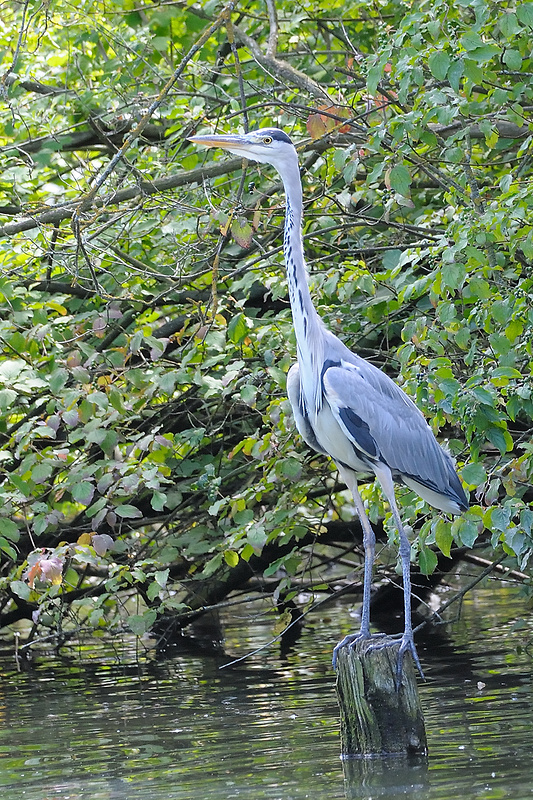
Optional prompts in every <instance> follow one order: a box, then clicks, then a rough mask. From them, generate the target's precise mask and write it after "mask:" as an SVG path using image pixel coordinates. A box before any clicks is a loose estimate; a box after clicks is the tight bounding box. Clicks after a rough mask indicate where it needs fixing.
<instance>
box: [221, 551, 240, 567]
mask: <svg viewBox="0 0 533 800" xmlns="http://www.w3.org/2000/svg"><path fill="white" fill-rule="evenodd" d="M224 561H225V562H226V564H227V565H228V567H236V566H237V564H238V563H239V554H238V553H236V552H235V551H234V550H226V552H225V553H224Z"/></svg>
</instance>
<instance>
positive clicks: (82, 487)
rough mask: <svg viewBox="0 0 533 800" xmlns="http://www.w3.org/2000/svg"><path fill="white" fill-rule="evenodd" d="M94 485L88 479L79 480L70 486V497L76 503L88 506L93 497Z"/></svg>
mask: <svg viewBox="0 0 533 800" xmlns="http://www.w3.org/2000/svg"><path fill="white" fill-rule="evenodd" d="M94 491H95V486H94V484H92V483H89V482H88V481H80V482H79V483H75V484H74V486H73V487H72V499H73V500H74V501H75V502H76V503H81V504H82V505H84V506H88V505H89V504H90V502H91V500H92V499H93V495H94Z"/></svg>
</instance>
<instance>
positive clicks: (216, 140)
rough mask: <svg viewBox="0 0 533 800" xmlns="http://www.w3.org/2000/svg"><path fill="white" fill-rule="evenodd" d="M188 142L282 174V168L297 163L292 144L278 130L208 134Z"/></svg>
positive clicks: (190, 138)
mask: <svg viewBox="0 0 533 800" xmlns="http://www.w3.org/2000/svg"><path fill="white" fill-rule="evenodd" d="M189 141H191V142H194V143H195V144H203V145H204V146H205V147H222V148H223V149H224V150H229V152H230V153H234V154H235V155H237V156H242V158H248V159H250V161H261V162H263V163H266V164H272V166H273V167H276V169H277V170H278V172H281V173H282V174H283V172H284V171H286V170H284V167H285V168H287V167H288V166H292V165H294V163H296V164H297V163H298V156H297V153H296V150H295V148H294V145H293V143H292V142H291V140H290V139H289V137H288V136H287V134H286V133H283V131H280V130H279V129H278V128H261V129H260V130H258V131H252V132H251V133H243V134H236V135H226V134H214V133H213V134H210V135H208V136H189Z"/></svg>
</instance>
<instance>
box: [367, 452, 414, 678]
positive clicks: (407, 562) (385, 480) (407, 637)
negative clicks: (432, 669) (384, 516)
mask: <svg viewBox="0 0 533 800" xmlns="http://www.w3.org/2000/svg"><path fill="white" fill-rule="evenodd" d="M375 471H376V476H377V478H378V480H379V482H380V484H381V488H382V489H383V494H384V495H385V497H386V498H387V500H388V501H389V505H390V508H391V512H392V517H393V519H394V523H395V525H396V528H397V530H398V535H399V537H400V559H401V562H402V578H403V605H404V615H405V625H404V631H403V636H402V642H401V645H400V652H399V653H398V664H397V667H396V680H397V683H398V684H399V683H400V681H401V677H402V667H403V659H404V656H405V654H406V653H407V652H408V651H409V652H410V653H411V655H412V656H413V661H414V662H415V666H416V668H417V669H418V671H419V673H420V676H421V677H422V678H424V672H423V670H422V666H421V664H420V659H419V658H418V653H417V652H416V647H415V641H414V636H413V622H412V619H411V596H412V590H411V545H410V543H409V539H408V538H407V534H406V533H405V530H404V527H403V524H402V520H401V518H400V512H399V511H398V505H397V503H396V496H395V494H394V482H393V479H392V474H391V471H390V469H389V468H388V467H385V466H384V465H383V466H381V467H379V468H376V470H375Z"/></svg>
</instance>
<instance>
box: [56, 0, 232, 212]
mask: <svg viewBox="0 0 533 800" xmlns="http://www.w3.org/2000/svg"><path fill="white" fill-rule="evenodd" d="M234 2H235V0H230V2H229V3H228V4H227V5H226V6H224V8H223V9H222V11H221V12H220V14H219V15H218V17H217V18H216V20H215V22H213V24H212V25H210V26H209V28H207V29H206V30H205V31H204V32H203V33H202V35H201V36H200V38H199V39H198V40H197V41H196V42H195V43H194V44H193V46H192V47H191V48H190V50H189V52H188V53H187V54H186V55H185V57H184V58H183V59H182V61H181V63H180V65H179V66H178V67H177V69H176V70H175V71H174V74H173V75H172V77H171V78H170V79H169V80H168V81H167V83H166V84H165V86H164V87H163V89H162V90H161V91H160V92H159V94H158V96H157V97H156V99H155V100H154V101H153V103H151V105H150V106H149V108H148V110H147V111H146V113H145V114H144V115H143V117H142V119H141V120H140V122H139V123H138V124H137V125H136V126H135V128H134V129H133V130H132V131H131V133H129V134H128V136H127V137H126V139H125V140H124V143H123V145H122V147H120V149H119V150H117V152H116V153H115V155H114V156H113V157H112V158H111V160H110V161H109V164H108V165H107V167H106V168H105V169H104V171H103V172H102V173H101V174H100V175H99V176H98V177H97V178H96V180H95V181H94V182H93V186H92V188H91V189H90V191H89V192H88V193H87V194H86V195H85V197H84V198H83V199H82V200H81V202H80V203H79V205H78V207H77V208H75V209H74V211H73V213H72V217H73V225H75V224H76V219H78V218H79V216H80V214H81V213H82V212H83V211H85V210H86V209H87V208H89V207H90V206H91V205H92V202H93V200H94V199H95V197H96V195H97V193H98V190H99V189H100V187H101V186H103V184H104V183H105V181H106V180H107V178H108V177H109V176H110V175H111V173H112V172H113V171H114V170H115V168H116V166H117V165H118V163H119V161H121V159H122V158H123V157H124V154H125V153H126V151H127V150H128V148H129V147H130V146H131V145H132V144H133V142H134V141H135V140H136V139H138V137H139V136H140V135H141V133H142V132H143V130H144V128H145V127H146V125H148V123H149V122H150V120H151V118H152V116H153V115H154V114H155V112H156V111H157V109H158V108H159V106H160V105H161V103H162V102H163V100H164V99H165V97H166V96H167V95H168V93H169V91H170V90H171V88H172V87H173V86H174V84H175V83H176V81H177V80H178V79H179V78H180V76H181V75H182V73H183V71H184V70H185V67H186V66H187V64H188V63H189V61H190V60H191V59H192V58H193V56H195V55H196V53H197V52H198V51H199V50H200V49H201V48H202V47H203V45H204V44H205V43H206V42H207V40H208V39H209V38H210V37H211V36H212V35H213V33H215V31H217V30H218V29H219V28H220V27H221V26H222V25H223V24H224V23H225V22H226V21H227V20H228V19H229V17H230V15H231V12H232V10H233V6H234Z"/></svg>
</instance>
